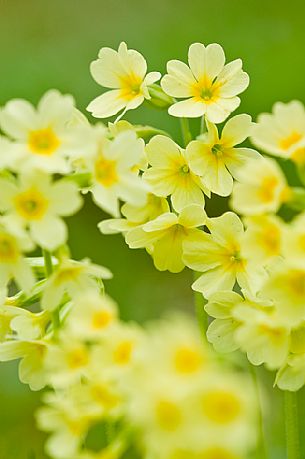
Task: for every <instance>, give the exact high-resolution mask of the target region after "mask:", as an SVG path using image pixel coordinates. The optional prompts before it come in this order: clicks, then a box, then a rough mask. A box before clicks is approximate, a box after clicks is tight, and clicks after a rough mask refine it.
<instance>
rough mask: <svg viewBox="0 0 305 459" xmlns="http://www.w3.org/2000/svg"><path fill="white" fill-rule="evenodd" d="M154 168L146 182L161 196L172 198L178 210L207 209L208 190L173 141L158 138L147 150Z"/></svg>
mask: <svg viewBox="0 0 305 459" xmlns="http://www.w3.org/2000/svg"><path fill="white" fill-rule="evenodd" d="M146 154H147V158H148V162H149V164H150V165H151V167H150V168H149V169H147V170H146V171H145V172H144V174H143V178H144V180H146V181H147V182H148V183H149V184H150V185H151V186H152V191H153V193H155V194H156V195H157V196H161V197H162V196H163V197H166V196H169V195H171V201H172V204H173V207H174V209H175V210H176V211H177V212H180V211H181V210H182V209H183V208H184V207H186V206H188V205H191V204H198V205H201V206H204V195H203V191H204V190H205V187H204V185H203V184H202V181H201V179H200V178H199V177H198V176H197V175H195V174H194V173H192V172H191V170H190V164H189V159H188V156H187V154H186V153H185V151H184V150H182V149H181V148H180V147H179V146H178V145H177V144H176V143H175V142H174V141H173V140H171V139H170V138H169V137H165V136H162V135H157V136H155V137H153V138H152V139H151V140H150V142H149V144H148V145H147V147H146Z"/></svg>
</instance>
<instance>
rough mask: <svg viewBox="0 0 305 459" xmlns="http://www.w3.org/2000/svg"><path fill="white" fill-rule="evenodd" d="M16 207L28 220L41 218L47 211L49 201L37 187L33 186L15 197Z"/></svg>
mask: <svg viewBox="0 0 305 459" xmlns="http://www.w3.org/2000/svg"><path fill="white" fill-rule="evenodd" d="M15 207H16V210H17V212H18V214H19V215H21V216H22V217H23V218H25V219H26V220H39V219H41V218H42V217H43V216H44V215H45V213H46V210H47V208H48V201H47V200H46V198H45V197H44V196H43V195H42V194H41V193H40V192H39V191H38V190H37V189H35V188H31V189H30V190H27V191H24V192H23V193H20V194H19V195H17V196H16V197H15Z"/></svg>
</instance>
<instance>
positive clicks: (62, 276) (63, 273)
mask: <svg viewBox="0 0 305 459" xmlns="http://www.w3.org/2000/svg"><path fill="white" fill-rule="evenodd" d="M83 270H84V268H83V266H69V267H67V268H60V269H59V270H58V271H57V273H56V277H55V281H54V283H55V284H56V285H61V284H66V283H67V282H75V281H76V280H77V279H78V277H79V275H80V274H81V272H82V271H83Z"/></svg>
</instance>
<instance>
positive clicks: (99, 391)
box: [91, 384, 119, 409]
mask: <svg viewBox="0 0 305 459" xmlns="http://www.w3.org/2000/svg"><path fill="white" fill-rule="evenodd" d="M91 394H92V397H93V398H94V400H95V401H96V402H98V403H100V404H101V405H102V406H103V407H104V408H106V409H111V408H113V407H114V406H116V405H117V404H118V402H119V397H118V396H117V395H115V394H113V393H111V392H110V390H109V388H108V387H107V386H102V385H97V384H96V385H94V386H93V387H92V388H91Z"/></svg>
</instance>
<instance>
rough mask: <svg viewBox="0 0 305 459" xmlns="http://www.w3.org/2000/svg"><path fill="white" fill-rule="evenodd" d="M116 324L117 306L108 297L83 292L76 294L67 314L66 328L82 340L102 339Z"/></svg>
mask: <svg viewBox="0 0 305 459" xmlns="http://www.w3.org/2000/svg"><path fill="white" fill-rule="evenodd" d="M116 323H117V306H116V304H115V303H114V301H112V300H111V298H109V297H108V296H105V295H103V296H102V295H99V294H98V293H97V292H94V291H93V292H92V291H90V290H89V291H88V292H87V293H86V291H85V290H84V291H83V292H82V293H81V292H78V296H77V297H75V300H74V302H73V306H72V308H71V311H70V313H69V318H68V320H67V324H66V328H67V330H68V331H69V333H71V334H72V335H73V336H75V337H79V338H80V339H83V340H86V339H87V340H95V339H102V338H103V336H104V334H105V333H110V332H111V329H112V327H113V326H114V325H115V324H116Z"/></svg>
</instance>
